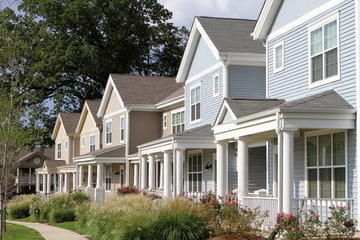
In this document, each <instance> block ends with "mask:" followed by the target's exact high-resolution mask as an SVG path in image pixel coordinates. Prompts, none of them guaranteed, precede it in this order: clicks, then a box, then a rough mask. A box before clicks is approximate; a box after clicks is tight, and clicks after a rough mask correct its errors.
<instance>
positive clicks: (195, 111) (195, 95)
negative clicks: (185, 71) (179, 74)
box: [190, 85, 201, 122]
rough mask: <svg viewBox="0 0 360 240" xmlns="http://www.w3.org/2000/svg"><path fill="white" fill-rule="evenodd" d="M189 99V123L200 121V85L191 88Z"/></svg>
mask: <svg viewBox="0 0 360 240" xmlns="http://www.w3.org/2000/svg"><path fill="white" fill-rule="evenodd" d="M190 91H191V99H190V106H191V113H190V114H191V121H192V122H193V121H196V120H200V103H201V98H200V85H199V86H196V87H194V88H192V89H191V90H190Z"/></svg>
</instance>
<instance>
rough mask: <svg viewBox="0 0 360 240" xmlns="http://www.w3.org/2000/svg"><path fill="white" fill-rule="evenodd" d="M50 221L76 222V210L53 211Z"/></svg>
mask: <svg viewBox="0 0 360 240" xmlns="http://www.w3.org/2000/svg"><path fill="white" fill-rule="evenodd" d="M49 221H50V222H52V223H60V222H72V221H75V210H74V209H73V208H69V209H53V210H52V211H51V213H50V216H49Z"/></svg>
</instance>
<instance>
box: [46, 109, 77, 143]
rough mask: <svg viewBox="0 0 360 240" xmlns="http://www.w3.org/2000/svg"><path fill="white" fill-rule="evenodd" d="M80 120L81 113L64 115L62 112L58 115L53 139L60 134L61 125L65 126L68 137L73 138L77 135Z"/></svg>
mask: <svg viewBox="0 0 360 240" xmlns="http://www.w3.org/2000/svg"><path fill="white" fill-rule="evenodd" d="M79 118H80V113H64V112H61V113H59V114H58V117H57V119H56V122H55V126H54V130H53V133H52V135H51V138H52V139H53V140H54V139H55V138H56V135H57V134H58V131H59V128H60V126H61V125H63V126H64V129H65V132H66V135H68V136H72V135H73V134H74V133H75V129H76V126H77V124H78V121H79Z"/></svg>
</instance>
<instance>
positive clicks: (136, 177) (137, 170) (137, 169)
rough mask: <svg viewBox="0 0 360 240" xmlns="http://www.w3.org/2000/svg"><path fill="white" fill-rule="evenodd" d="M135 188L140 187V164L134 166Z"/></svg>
mask: <svg viewBox="0 0 360 240" xmlns="http://www.w3.org/2000/svg"><path fill="white" fill-rule="evenodd" d="M134 186H135V187H139V164H138V163H135V164H134Z"/></svg>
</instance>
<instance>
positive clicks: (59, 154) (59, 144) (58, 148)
mask: <svg viewBox="0 0 360 240" xmlns="http://www.w3.org/2000/svg"><path fill="white" fill-rule="evenodd" d="M57 159H61V143H58V144H57Z"/></svg>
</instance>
